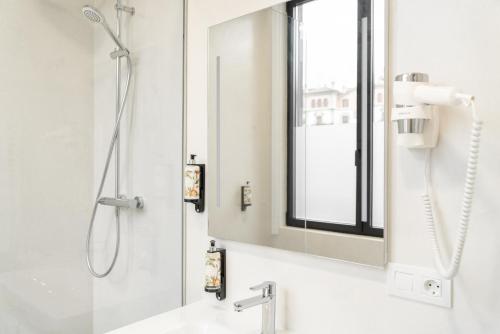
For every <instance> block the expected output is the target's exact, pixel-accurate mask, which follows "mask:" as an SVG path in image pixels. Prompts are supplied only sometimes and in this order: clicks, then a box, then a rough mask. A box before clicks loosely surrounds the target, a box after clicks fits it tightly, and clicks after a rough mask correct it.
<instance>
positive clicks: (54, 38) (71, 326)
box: [0, 0, 94, 334]
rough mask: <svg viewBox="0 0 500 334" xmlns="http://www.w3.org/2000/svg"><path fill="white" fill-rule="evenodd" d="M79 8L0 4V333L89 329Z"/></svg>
mask: <svg viewBox="0 0 500 334" xmlns="http://www.w3.org/2000/svg"><path fill="white" fill-rule="evenodd" d="M79 2H80V1H70V2H68V1H65V0H52V1H32V0H23V1H2V2H1V4H0V11H1V12H2V14H1V15H0V16H1V19H0V41H1V44H2V52H1V55H0V62H1V64H2V65H1V66H0V333H26V334H29V333H54V334H56V333H75V334H76V333H78V334H80V333H81V334H86V333H89V332H90V331H91V330H92V318H91V307H92V280H91V279H90V277H89V275H88V273H87V271H86V268H85V257H84V254H85V253H84V249H85V233H86V229H87V222H88V220H87V217H88V212H89V210H90V201H91V198H92V196H93V195H92V184H93V168H92V167H93V166H92V161H93V156H94V152H93V150H92V146H93V113H92V105H93V103H92V95H93V73H92V70H93V59H92V54H93V43H92V30H91V28H90V26H89V24H88V23H87V22H86V21H85V20H84V19H83V18H82V16H81V12H80V6H81V3H79Z"/></svg>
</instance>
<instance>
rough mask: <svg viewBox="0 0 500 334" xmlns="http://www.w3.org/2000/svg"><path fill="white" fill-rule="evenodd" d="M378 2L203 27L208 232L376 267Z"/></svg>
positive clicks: (380, 189)
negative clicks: (206, 44) (206, 45)
mask: <svg viewBox="0 0 500 334" xmlns="http://www.w3.org/2000/svg"><path fill="white" fill-rule="evenodd" d="M386 12H387V6H386V2H385V0H342V1H340V0H334V1H332V0H310V1H305V0H295V1H290V2H287V3H283V4H281V5H278V6H274V7H272V8H267V9H264V10H260V11H258V12H254V13H251V14H248V15H245V16H242V17H239V18H236V19H234V20H231V21H228V22H224V23H221V24H218V25H216V26H213V27H211V28H210V29H209V52H208V53H209V55H208V57H209V94H208V95H209V98H208V164H207V176H208V177H207V182H208V183H207V192H208V196H207V201H208V214H209V234H210V235H211V236H214V237H217V238H220V239H227V240H235V241H240V242H246V243H252V244H257V245H264V246H271V247H276V248H281V249H287V250H293V251H300V252H306V253H311V254H315V255H320V256H326V257H332V258H337V259H342V260H346V261H352V262H357V263H363V264H369V265H374V266H382V265H383V264H384V263H385V242H384V226H385V222H386V216H385V212H386V210H385V206H386V199H385V187H386V180H385V168H386V164H385V162H386V140H385V137H386V133H387V120H386V117H387V114H388V113H387V112H386V108H387V103H386V100H387V99H386V96H387V93H388V89H387V87H386V84H385V82H386V81H385V80H384V79H385V77H386V73H385V71H386V68H387V66H386V64H387V52H386V49H387V46H386V45H387V38H386V35H387V30H388V29H387V24H386V22H387V20H386V17H387V14H386Z"/></svg>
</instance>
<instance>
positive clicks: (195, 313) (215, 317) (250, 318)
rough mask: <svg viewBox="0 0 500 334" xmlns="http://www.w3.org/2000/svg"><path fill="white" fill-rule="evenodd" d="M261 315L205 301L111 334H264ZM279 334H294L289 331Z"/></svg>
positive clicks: (258, 311) (259, 311) (257, 312)
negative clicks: (262, 333) (237, 310)
mask: <svg viewBox="0 0 500 334" xmlns="http://www.w3.org/2000/svg"><path fill="white" fill-rule="evenodd" d="M261 315H262V313H261V310H260V307H257V308H255V309H254V310H249V312H242V313H237V312H234V310H233V308H232V305H231V303H230V302H227V301H226V302H224V303H219V302H217V301H216V300H215V299H214V301H212V300H203V301H200V302H197V303H193V304H190V305H188V306H184V307H181V308H178V309H175V310H172V311H170V312H165V313H162V314H159V315H157V316H154V317H151V318H148V319H145V320H142V321H139V322H136V323H133V324H131V325H128V326H125V327H122V328H119V329H116V330H113V331H111V332H108V334H260V326H261ZM278 333H280V334H292V333H291V332H285V331H278Z"/></svg>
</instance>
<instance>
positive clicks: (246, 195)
mask: <svg viewBox="0 0 500 334" xmlns="http://www.w3.org/2000/svg"><path fill="white" fill-rule="evenodd" d="M251 205H252V187H251V186H250V181H247V183H246V184H245V185H244V186H242V187H241V211H246V210H247V207H249V206H251Z"/></svg>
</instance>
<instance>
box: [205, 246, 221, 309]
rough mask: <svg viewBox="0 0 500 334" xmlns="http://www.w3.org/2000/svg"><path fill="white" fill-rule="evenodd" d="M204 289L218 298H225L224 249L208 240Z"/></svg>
mask: <svg viewBox="0 0 500 334" xmlns="http://www.w3.org/2000/svg"><path fill="white" fill-rule="evenodd" d="M205 291H206V292H211V293H215V297H216V298H217V299H218V300H224V299H226V250H225V249H223V248H216V247H215V240H211V241H210V248H209V249H208V250H207V254H206V261H205Z"/></svg>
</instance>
